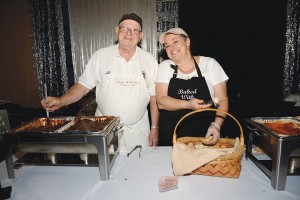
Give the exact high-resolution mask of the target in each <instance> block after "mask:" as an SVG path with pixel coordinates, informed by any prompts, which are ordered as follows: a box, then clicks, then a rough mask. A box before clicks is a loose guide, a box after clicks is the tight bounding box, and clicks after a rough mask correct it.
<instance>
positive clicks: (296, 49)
mask: <svg viewBox="0 0 300 200" xmlns="http://www.w3.org/2000/svg"><path fill="white" fill-rule="evenodd" d="M297 92H298V93H300V1H299V0H288V3H287V30H286V50H285V65H284V83H283V95H284V96H287V95H289V94H293V93H297Z"/></svg>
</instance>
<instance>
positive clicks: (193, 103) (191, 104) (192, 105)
mask: <svg viewBox="0 0 300 200" xmlns="http://www.w3.org/2000/svg"><path fill="white" fill-rule="evenodd" d="M187 103H188V109H191V110H199V109H204V108H209V107H211V105H212V104H211V103H209V104H205V102H204V101H203V100H202V99H196V98H193V99H191V100H189V101H187Z"/></svg>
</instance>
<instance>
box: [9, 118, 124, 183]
mask: <svg viewBox="0 0 300 200" xmlns="http://www.w3.org/2000/svg"><path fill="white" fill-rule="evenodd" d="M118 128H119V118H118V117H114V116H98V117H92V116H91V117H84V116H82V117H55V118H49V119H48V118H38V119H34V120H32V121H30V122H28V123H26V124H23V125H21V126H19V127H16V128H15V129H13V131H12V132H11V133H9V134H5V138H7V141H9V142H10V143H11V148H12V149H11V151H9V153H10V155H8V157H11V156H12V151H13V148H14V149H15V150H16V151H17V152H23V153H25V154H26V155H25V156H23V157H21V158H20V159H18V160H17V161H15V162H14V163H13V162H12V159H11V158H10V159H8V162H7V163H8V164H7V169H8V175H9V178H14V171H13V167H14V166H16V165H24V164H37V165H50V166H51V165H73V166H74V165H75V166H78V165H80V166H87V165H89V163H88V157H89V156H92V155H95V154H96V161H94V162H93V163H92V166H94V165H95V163H96V164H97V165H98V167H99V172H100V178H101V180H108V179H109V172H110V169H111V167H112V165H113V163H114V160H115V158H116V156H117V154H118V139H117V131H118ZM31 154H36V155H37V156H40V155H42V156H43V157H45V158H46V159H45V162H40V163H36V162H35V163H34V162H32V161H29V158H30V157H32V155H31ZM72 154H76V155H77V156H78V157H80V159H81V160H82V161H84V162H83V163H82V164H78V163H65V162H64V161H62V159H59V160H57V157H59V158H63V157H66V155H67V158H68V159H69V158H70V157H71V156H73V155H72ZM94 157H95V156H94ZM34 159H36V157H35V158H34ZM94 160H95V159H94ZM49 161H50V162H49Z"/></svg>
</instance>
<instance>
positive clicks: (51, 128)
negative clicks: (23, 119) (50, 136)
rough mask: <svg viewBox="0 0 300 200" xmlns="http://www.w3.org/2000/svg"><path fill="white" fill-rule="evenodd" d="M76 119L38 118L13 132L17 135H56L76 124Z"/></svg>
mask: <svg viewBox="0 0 300 200" xmlns="http://www.w3.org/2000/svg"><path fill="white" fill-rule="evenodd" d="M74 119H75V117H54V118H38V119H34V120H31V121H29V122H28V123H26V124H23V125H20V126H18V127H16V128H14V129H13V130H12V132H15V133H24V132H26V133H28V132H34V133H37V132H39V133H55V132H60V130H64V129H65V128H66V127H68V126H67V125H71V123H72V122H74Z"/></svg>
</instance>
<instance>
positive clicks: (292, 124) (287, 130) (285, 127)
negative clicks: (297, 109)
mask: <svg viewBox="0 0 300 200" xmlns="http://www.w3.org/2000/svg"><path fill="white" fill-rule="evenodd" d="M249 122H255V123H252V124H253V125H255V126H256V127H257V128H259V129H261V130H264V131H267V132H268V133H271V134H272V135H274V136H275V137H299V136H300V119H299V118H295V117H254V118H251V121H249ZM276 124H281V125H282V126H281V127H280V128H278V127H275V126H274V128H273V127H271V126H273V125H276Z"/></svg>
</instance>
